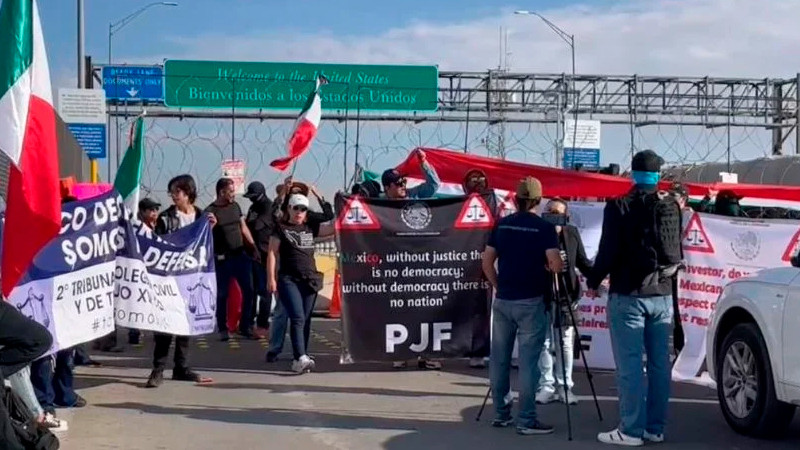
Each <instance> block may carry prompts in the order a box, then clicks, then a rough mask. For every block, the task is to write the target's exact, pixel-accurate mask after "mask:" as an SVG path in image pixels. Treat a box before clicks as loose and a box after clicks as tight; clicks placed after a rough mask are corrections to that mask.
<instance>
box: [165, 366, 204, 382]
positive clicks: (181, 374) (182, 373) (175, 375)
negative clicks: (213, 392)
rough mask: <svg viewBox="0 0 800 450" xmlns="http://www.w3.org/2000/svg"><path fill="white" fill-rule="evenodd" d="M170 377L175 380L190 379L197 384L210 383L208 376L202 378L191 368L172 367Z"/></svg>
mask: <svg viewBox="0 0 800 450" xmlns="http://www.w3.org/2000/svg"><path fill="white" fill-rule="evenodd" d="M172 379H173V380H175V381H191V382H192V383H198V384H204V383H211V379H210V378H203V377H201V376H200V374H199V373H197V372H194V371H192V370H191V369H173V370H172Z"/></svg>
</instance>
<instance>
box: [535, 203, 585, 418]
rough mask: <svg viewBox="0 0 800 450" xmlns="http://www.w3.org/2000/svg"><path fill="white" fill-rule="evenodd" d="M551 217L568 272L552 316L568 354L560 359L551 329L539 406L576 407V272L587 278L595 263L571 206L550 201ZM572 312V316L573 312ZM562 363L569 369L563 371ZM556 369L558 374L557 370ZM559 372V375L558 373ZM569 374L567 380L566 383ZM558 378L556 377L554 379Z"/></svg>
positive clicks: (563, 275) (560, 280)
mask: <svg viewBox="0 0 800 450" xmlns="http://www.w3.org/2000/svg"><path fill="white" fill-rule="evenodd" d="M546 211H547V213H545V214H544V215H543V218H544V219H545V220H547V221H549V222H550V223H552V224H554V225H556V233H558V243H559V249H560V252H561V260H562V262H563V263H564V269H563V270H562V272H561V275H559V276H558V278H557V279H558V283H559V289H558V291H559V293H561V294H562V297H561V298H557V299H553V300H554V304H553V305H552V308H553V312H552V314H560V317H559V321H556V322H554V323H555V324H561V337H560V339H561V342H563V344H564V354H563V356H559V355H558V354H559V347H560V345H556V344H555V343H554V339H553V336H554V333H555V332H556V330H555V329H554V328H553V327H552V326H551V327H550V329H548V333H547V339H545V341H544V348H543V349H542V354H541V356H540V357H539V369H540V370H541V371H542V376H541V378H540V379H539V391H538V392H537V393H536V402H537V403H540V404H547V403H550V402H552V401H554V400H558V401H561V402H569V404H571V405H574V404H576V403H578V399H577V398H576V397H575V396H574V395H573V394H572V386H573V385H574V383H573V381H572V362H573V356H572V355H573V349H574V343H575V325H576V324H575V323H573V322H572V319H573V317H574V313H575V310H576V308H577V306H578V300H580V298H581V284H580V280H579V279H578V274H577V273H576V272H575V269H578V270H580V272H581V273H582V274H583V275H584V276H586V275H587V274H589V273H591V271H592V262H591V261H589V258H587V257H586V249H585V248H584V247H583V240H581V235H580V232H579V231H578V228H577V227H575V226H574V225H569V224H568V222H569V209H568V206H567V202H566V201H565V200H563V199H560V198H554V199H553V200H550V202H548V204H547V208H546ZM569 308H571V309H572V314H571V313H570V311H569ZM553 352H555V353H556V362H555V368H554V367H553V355H552V353H553ZM562 361H563V362H564V364H565V367H564V368H562V367H561V364H562ZM554 369H555V370H554ZM554 372H555V373H554ZM564 372H566V380H564ZM554 375H555V376H554Z"/></svg>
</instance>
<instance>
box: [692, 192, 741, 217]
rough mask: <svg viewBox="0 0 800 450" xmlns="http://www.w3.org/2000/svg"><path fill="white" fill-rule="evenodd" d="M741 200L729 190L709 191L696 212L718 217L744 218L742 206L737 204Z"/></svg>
mask: <svg viewBox="0 0 800 450" xmlns="http://www.w3.org/2000/svg"><path fill="white" fill-rule="evenodd" d="M743 198H744V197H742V196H739V195H737V194H736V193H735V192H733V191H732V190H730V189H723V190H721V191H719V192H717V190H716V189H709V191H708V193H707V194H706V196H705V197H703V200H702V201H701V202H700V205H699V206H698V208H697V210H698V211H700V212H705V213H710V214H716V215H718V216H727V217H745V214H744V212H743V211H742V206H741V205H740V204H739V201H741V200H742V199H743ZM712 202H713V203H714V204H713V206H712V205H711V203H712Z"/></svg>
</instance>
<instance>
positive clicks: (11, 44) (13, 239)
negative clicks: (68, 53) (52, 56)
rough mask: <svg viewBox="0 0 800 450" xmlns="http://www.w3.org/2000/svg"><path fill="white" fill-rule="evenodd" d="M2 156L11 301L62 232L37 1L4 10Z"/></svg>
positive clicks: (0, 15)
mask: <svg viewBox="0 0 800 450" xmlns="http://www.w3.org/2000/svg"><path fill="white" fill-rule="evenodd" d="M0 151H2V152H3V153H5V154H6V155H7V156H8V158H9V159H10V160H11V168H10V169H9V174H8V194H7V207H6V222H5V226H4V230H3V254H2V270H1V271H0V272H2V273H1V274H0V276H2V291H3V295H5V296H8V294H10V293H11V290H12V289H13V288H14V286H15V285H16V284H17V282H18V281H19V279H20V278H21V277H22V276H23V275H24V274H25V272H26V271H27V270H28V267H29V266H30V264H31V261H33V258H34V257H35V256H36V254H37V253H38V252H39V250H41V248H42V247H44V246H45V245H46V244H47V243H48V242H49V241H50V240H51V239H52V238H53V237H55V236H56V235H57V234H58V231H59V229H60V227H61V197H60V190H59V178H58V176H59V174H58V141H57V139H56V112H55V110H54V109H53V98H52V91H51V87H50V69H49V67H48V64H47V54H46V52H45V46H44V37H43V35H42V26H41V22H40V20H39V11H38V8H37V4H36V0H3V2H2V5H0Z"/></svg>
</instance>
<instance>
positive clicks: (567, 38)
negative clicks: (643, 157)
mask: <svg viewBox="0 0 800 450" xmlns="http://www.w3.org/2000/svg"><path fill="white" fill-rule="evenodd" d="M514 14H516V15H519V16H536V17H538V18H540V19H542V21H543V22H544V23H545V24H547V26H548V27H550V29H551V30H553V32H555V33H556V34H557V35H558V37H560V38H561V40H563V41H564V42H566V43H567V45H569V48H570V51H571V53H572V78H571V83H570V84H571V86H572V87H571V89H572V112H573V121H572V145H573V146H574V145H575V144H576V143H575V141H576V140H577V135H578V100H579V96H578V93H577V92H576V90H575V35H573V34H569V33H567V32H566V31H564V30H562V29H561V28H559V27H558V26H557V25H556V24H554V23H553V22H550V21H549V20H547V18H546V17H544V16H543V15H541V14H539V13H537V12H535V11H525V10H522V11H514ZM559 107H560V106H559ZM565 122H566V121H565ZM565 131H566V130H565ZM561 152H562V154H563V152H564V140H563V139H562V140H561ZM559 163H560V161H559V155H556V165H558V164H559Z"/></svg>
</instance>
